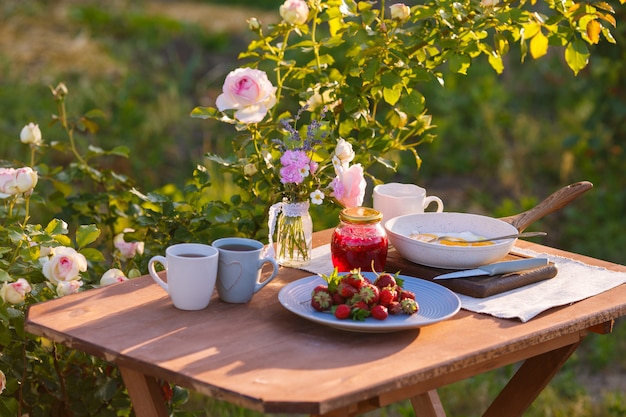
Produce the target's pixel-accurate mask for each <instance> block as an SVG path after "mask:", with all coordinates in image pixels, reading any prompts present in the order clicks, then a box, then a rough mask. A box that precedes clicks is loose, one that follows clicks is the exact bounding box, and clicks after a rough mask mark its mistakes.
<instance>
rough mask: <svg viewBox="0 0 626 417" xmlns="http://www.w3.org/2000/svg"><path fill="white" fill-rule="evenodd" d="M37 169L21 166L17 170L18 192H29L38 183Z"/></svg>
mask: <svg viewBox="0 0 626 417" xmlns="http://www.w3.org/2000/svg"><path fill="white" fill-rule="evenodd" d="M38 178H39V177H38V176H37V171H35V170H33V169H32V168H30V167H23V168H19V169H17V170H16V171H15V188H16V190H17V192H18V193H24V194H26V193H28V192H29V191H32V190H33V188H35V186H36V185H37V180H38Z"/></svg>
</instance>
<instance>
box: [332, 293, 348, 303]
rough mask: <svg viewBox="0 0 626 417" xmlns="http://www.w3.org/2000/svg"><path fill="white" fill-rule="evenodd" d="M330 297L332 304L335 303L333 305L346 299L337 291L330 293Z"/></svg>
mask: <svg viewBox="0 0 626 417" xmlns="http://www.w3.org/2000/svg"><path fill="white" fill-rule="evenodd" d="M330 297H331V300H332V304H333V305H335V306H336V305H339V304H344V303H345V302H346V299H345V298H344V297H342V296H341V295H340V294H339V293H337V292H335V293H331V294H330Z"/></svg>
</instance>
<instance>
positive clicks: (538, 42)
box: [530, 31, 548, 59]
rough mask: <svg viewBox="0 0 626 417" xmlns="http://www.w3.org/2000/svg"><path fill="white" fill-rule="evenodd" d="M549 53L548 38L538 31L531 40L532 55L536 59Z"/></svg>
mask: <svg viewBox="0 0 626 417" xmlns="http://www.w3.org/2000/svg"><path fill="white" fill-rule="evenodd" d="M547 53H548V38H547V37H546V36H545V35H544V34H543V33H542V32H541V31H539V32H537V34H536V35H535V36H533V38H532V39H531V40H530V55H531V56H532V57H533V58H534V59H538V58H541V57H542V56H544V55H546V54H547Z"/></svg>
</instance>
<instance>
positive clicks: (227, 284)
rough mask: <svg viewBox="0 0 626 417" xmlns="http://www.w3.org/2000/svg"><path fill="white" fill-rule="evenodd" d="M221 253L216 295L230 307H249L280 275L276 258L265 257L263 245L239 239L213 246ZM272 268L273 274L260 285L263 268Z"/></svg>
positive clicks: (229, 239) (227, 238)
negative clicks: (262, 289) (255, 297)
mask: <svg viewBox="0 0 626 417" xmlns="http://www.w3.org/2000/svg"><path fill="white" fill-rule="evenodd" d="M213 247H215V248H216V249H217V250H219V253H220V260H219V267H218V269H217V293H218V295H219V296H220V299H222V301H226V302H227V303H247V302H248V301H250V300H251V299H252V296H253V295H254V294H256V293H257V292H259V290H261V288H263V287H265V286H266V285H267V284H268V283H269V282H270V281H271V280H273V279H274V277H275V276H276V274H278V263H277V262H276V260H275V259H274V258H268V257H263V243H261V242H259V241H258V240H253V239H246V238H240V237H226V238H223V239H217V240H216V241H215V242H213ZM266 263H269V264H271V265H272V267H273V271H272V274H271V275H270V276H269V277H268V278H266V279H265V280H263V281H261V270H262V269H263V265H265V264H266Z"/></svg>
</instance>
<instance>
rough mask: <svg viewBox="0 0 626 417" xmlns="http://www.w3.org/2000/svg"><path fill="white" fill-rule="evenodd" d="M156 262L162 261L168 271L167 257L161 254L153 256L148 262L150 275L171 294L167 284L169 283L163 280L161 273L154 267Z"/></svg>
mask: <svg viewBox="0 0 626 417" xmlns="http://www.w3.org/2000/svg"><path fill="white" fill-rule="evenodd" d="M156 263H160V264H161V265H163V266H164V267H165V270H166V271H167V259H165V257H164V256H160V255H157V256H153V257H152V258H150V261H149V262H148V272H149V273H150V276H151V277H152V279H153V280H154V282H156V283H157V284H159V285H160V286H161V287H162V288H163V289H164V290H165V291H166V292H167V293H168V294H169V292H170V291H169V287H168V286H167V283H166V282H165V281H163V280H162V279H161V277H159V275H158V274H157V272H156V269H155V268H154V265H155V264H156Z"/></svg>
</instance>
